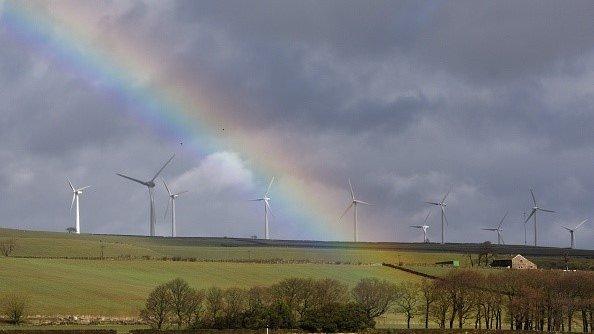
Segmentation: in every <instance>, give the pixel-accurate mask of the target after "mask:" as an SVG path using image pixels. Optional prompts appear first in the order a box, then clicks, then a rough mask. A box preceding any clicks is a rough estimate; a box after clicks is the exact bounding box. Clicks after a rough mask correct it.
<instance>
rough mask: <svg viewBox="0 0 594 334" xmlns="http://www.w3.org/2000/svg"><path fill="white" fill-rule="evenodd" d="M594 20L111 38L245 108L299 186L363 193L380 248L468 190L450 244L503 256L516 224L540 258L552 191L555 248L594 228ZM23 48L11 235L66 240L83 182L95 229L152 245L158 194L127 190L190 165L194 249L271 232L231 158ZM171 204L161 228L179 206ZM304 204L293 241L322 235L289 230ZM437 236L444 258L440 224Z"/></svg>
mask: <svg viewBox="0 0 594 334" xmlns="http://www.w3.org/2000/svg"><path fill="white" fill-rule="evenodd" d="M592 9H593V6H592V5H591V4H589V3H583V2H571V3H563V4H559V3H556V2H544V3H543V2H538V3H531V2H469V3H460V2H441V1H436V2H425V3H420V2H371V3H367V2H343V1H341V2H331V1H324V2H277V1H272V2H265V1H261V2H250V3H247V2H220V1H217V2H195V1H174V2H171V3H168V2H167V3H166V2H161V3H159V4H155V3H150V2H147V3H145V2H140V1H136V2H129V3H111V4H108V3H105V4H103V5H101V6H98V8H97V9H96V11H97V17H98V21H97V22H99V23H98V24H100V25H101V27H102V30H101V31H102V33H104V34H111V35H115V36H117V34H125V36H127V37H128V38H130V39H131V40H133V41H134V42H138V45H140V46H147V54H148V53H150V50H151V49H158V50H159V51H160V52H159V57H163V58H162V59H159V61H160V62H161V63H162V64H163V65H164V72H163V73H157V74H156V75H163V76H172V77H176V78H181V79H182V80H183V81H185V82H191V83H195V84H196V87H200V89H203V92H202V93H204V94H205V95H207V96H208V97H209V99H211V100H212V103H213V110H214V111H216V110H217V107H221V109H229V106H231V107H232V108H230V109H231V110H229V111H228V114H227V115H225V117H231V118H233V119H236V120H238V122H237V124H239V126H241V127H242V129H241V131H243V132H246V133H248V134H251V135H253V136H254V138H256V137H258V138H260V137H266V138H275V139H276V141H277V144H279V145H280V146H281V148H282V150H283V152H284V153H286V155H287V157H288V158H289V159H293V161H294V168H295V169H297V170H301V171H303V173H304V174H305V175H308V177H311V178H312V179H314V180H315V181H316V182H318V183H319V184H321V185H323V186H325V187H327V188H328V189H332V190H333V191H335V192H336V194H342V193H344V195H345V197H344V198H342V197H340V196H339V195H337V198H333V199H329V202H330V204H331V205H335V206H336V207H341V206H342V203H343V200H345V199H346V196H347V192H346V191H347V188H346V180H347V178H349V177H350V178H352V179H353V182H354V184H355V185H356V188H357V192H358V193H359V194H360V196H361V198H365V199H366V200H368V201H370V202H373V203H374V204H376V205H375V206H374V207H372V208H366V209H365V210H362V211H361V220H362V222H365V223H364V224H362V226H365V227H364V228H362V230H361V236H362V237H363V238H364V239H367V240H393V239H395V238H396V239H397V240H400V241H405V240H414V239H415V238H417V239H418V237H419V235H418V233H417V232H418V231H415V230H412V229H410V228H408V225H413V224H418V223H419V221H420V220H422V219H424V217H425V214H426V212H427V210H428V208H427V206H425V205H424V204H423V203H422V202H423V201H424V200H430V199H433V198H434V197H439V196H442V195H443V193H445V192H446V191H447V189H448V188H450V187H452V188H453V192H452V195H451V199H450V205H449V206H448V217H449V219H450V223H451V225H450V226H449V227H448V229H449V233H448V236H449V240H454V241H483V240H487V239H492V237H493V236H492V235H489V234H485V233H483V232H482V231H480V227H484V226H487V225H490V224H493V223H494V222H496V221H498V220H499V218H500V217H501V215H502V214H503V212H505V211H506V210H510V221H509V225H508V226H507V228H506V233H508V234H507V235H506V240H507V241H508V242H513V243H521V242H523V227H522V225H521V224H519V223H518V221H519V220H520V219H521V218H520V217H521V211H522V210H524V209H525V208H526V207H528V206H529V204H530V203H529V192H528V189H529V188H531V187H533V188H534V189H535V190H536V192H537V195H538V196H539V199H540V201H541V202H542V203H543V205H545V204H546V205H547V206H550V207H552V208H553V209H555V210H557V211H559V213H558V214H557V215H552V216H549V217H543V220H542V224H541V227H542V234H541V235H542V236H543V240H544V241H545V242H546V243H547V244H551V245H566V240H565V239H563V238H562V237H561V238H559V237H558V236H559V231H558V230H557V227H558V226H557V224H555V222H562V221H563V222H565V221H568V222H570V221H574V220H579V219H581V218H582V217H584V218H586V217H589V216H591V215H592V214H593V213H594V210H593V207H592V203H594V192H593V191H592V189H594V182H593V181H592V179H591V175H592V173H593V172H594V170H593V168H592V163H591V162H592V161H591V160H592V156H593V155H594V147H592V144H591V143H592V139H594V138H592V133H593V132H592V131H591V130H590V129H592V128H593V127H594V119H593V118H592V115H593V114H594V113H593V112H592V111H593V110H592V107H591V100H592V97H593V96H594V92H593V91H592V89H591V88H588V83H589V82H590V81H589V80H588V78H590V77H594V73H593V71H592V68H594V67H593V66H592V65H593V64H594V56H593V54H592V53H593V52H592V46H593V44H594V43H593V41H592V36H594V34H592V33H588V32H591V31H594V29H593V28H594V27H593V26H592V25H593V24H594V23H593V21H592V20H591V17H593V16H594V15H592V14H593V13H592ZM93 24H95V23H93ZM6 38H7V36H6V32H3V33H2V34H0V41H1V42H2V43H9V41H8V39H6ZM11 45H13V47H12V48H10V49H4V48H3V49H1V50H0V82H1V85H2V87H6V89H3V90H2V91H1V92H0V96H2V97H3V100H2V101H0V110H2V115H1V116H0V126H1V127H2V134H1V135H0V138H2V141H3V144H2V146H1V147H0V157H2V158H3V160H8V161H11V163H9V164H7V165H5V166H4V167H3V168H2V169H0V182H1V184H2V185H5V186H6V187H3V189H0V193H1V195H2V198H3V201H1V203H0V210H2V212H3V213H5V217H6V219H5V221H6V223H5V225H6V226H11V227H27V228H37V229H52V230H63V229H64V228H65V226H68V225H67V224H69V223H70V221H71V217H70V216H69V215H68V212H67V206H68V205H69V204H68V201H69V194H68V191H67V189H66V186H65V183H64V179H65V177H66V176H69V177H71V178H72V179H73V181H75V182H77V183H85V184H86V183H89V184H91V185H93V186H94V188H93V190H92V191H89V192H88V193H86V194H85V198H84V199H83V202H82V205H83V208H84V210H85V211H83V212H84V213H83V219H86V222H87V223H86V224H85V225H84V226H85V228H88V231H92V232H102V233H116V232H117V233H139V234H140V233H145V232H146V230H147V227H146V219H147V217H146V215H147V212H146V205H147V198H146V197H147V195H146V189H143V188H142V187H138V186H136V185H134V184H129V183H125V182H123V181H122V180H120V179H119V178H117V177H116V176H115V175H114V172H116V171H118V172H120V171H121V172H128V173H130V174H132V175H136V176H139V177H142V176H143V175H145V176H148V175H150V174H151V173H153V172H154V171H153V170H154V168H156V166H158V165H159V164H160V163H161V162H162V161H163V160H164V159H165V158H166V157H167V156H169V154H170V153H172V152H177V153H178V155H177V157H176V160H175V161H174V164H173V165H172V166H171V167H170V168H168V170H167V171H166V172H165V174H164V176H165V177H166V178H167V179H168V180H173V182H175V180H179V179H186V180H188V179H190V180H191V182H190V181H187V182H188V184H191V185H192V187H193V188H199V189H190V190H192V192H191V193H190V194H188V196H187V197H185V198H183V199H180V202H179V206H178V208H179V215H178V217H180V218H179V219H180V229H179V231H180V234H182V235H219V236H220V235H229V236H249V235H252V234H261V233H258V232H259V231H260V230H261V226H260V225H261V210H260V209H261V208H259V207H253V206H252V205H251V204H252V203H250V202H246V201H245V199H246V198H251V196H252V195H257V194H258V189H260V188H261V187H262V186H263V185H264V184H265V183H266V178H267V177H268V175H255V174H254V175H253V184H251V185H247V186H243V187H230V188H227V187H226V186H221V184H220V182H219V183H217V182H214V181H217V180H211V179H214V177H213V176H212V175H217V173H219V172H220V169H221V168H222V167H220V166H219V165H216V164H215V165H214V167H213V165H209V163H208V162H209V161H212V159H213V156H204V155H201V154H196V153H191V152H189V151H181V150H180V147H179V143H178V141H179V140H180V139H181V138H172V137H169V138H167V137H163V136H161V135H160V134H159V133H158V132H159V130H161V129H155V128H153V127H152V125H150V124H141V122H138V120H136V119H135V118H134V114H135V113H134V109H133V108H135V107H136V106H135V104H134V103H133V101H121V100H117V99H114V98H113V96H111V95H110V92H109V91H106V90H101V89H96V87H95V86H93V85H90V84H89V83H87V82H86V81H85V78H84V77H78V76H77V73H67V74H65V73H64V72H63V71H62V69H61V68H60V67H59V66H58V65H57V64H55V61H54V60H41V59H39V57H38V56H36V55H32V54H31V52H30V51H29V50H27V49H25V48H22V47H18V45H14V44H11ZM151 56H152V55H151ZM44 64H45V65H47V68H45V67H44ZM40 69H41V70H40ZM149 84H151V83H150V82H149ZM553 93H554V94H553ZM223 107H225V108H223ZM73 138H75V139H76V140H73ZM236 153H238V154H241V153H242V152H236ZM215 154H216V153H215ZM230 154H233V153H230ZM214 156H216V155H214ZM236 158H237V159H235V160H233V161H235V162H236V163H237V164H236V165H234V166H235V167H238V166H239V167H238V168H239V169H235V170H240V171H243V172H246V173H248V172H247V171H249V169H250V168H251V167H252V166H253V164H252V162H251V161H250V159H252V157H249V156H240V155H238V156H237V157H236ZM239 162H240V163H239ZM231 165H233V164H231ZM208 166H211V167H208ZM243 172H237V174H238V175H240V174H242V173H243ZM251 172H256V171H251ZM248 174H249V173H248ZM48 175H49V176H50V177H48ZM278 177H279V178H282V175H278ZM209 180H210V181H213V182H212V183H205V184H204V185H203V186H202V183H203V182H207V181H209ZM218 181H221V180H218ZM176 186H180V187H181V186H182V185H177V184H176ZM161 190H162V189H161ZM207 190H212V191H211V192H209V194H208V195H209V196H207V194H206V193H208V191H207ZM273 195H275V194H274V193H273ZM273 198H274V197H273ZM25 203H26V204H25ZM158 203H160V204H162V207H158V210H159V215H162V210H163V209H164V205H165V197H164V193H163V191H159V192H158ZM276 203H277V202H274V201H273V206H274V205H277V204H276ZM285 204H286V203H285ZM285 204H281V205H280V207H277V206H275V208H278V209H277V210H279V211H280V212H279V211H276V212H275V214H276V216H277V217H276V219H278V221H276V222H275V226H274V229H273V231H274V233H275V236H277V237H281V238H316V237H320V235H319V234H315V232H313V231H308V230H306V229H304V228H302V226H304V225H306V223H307V222H300V221H297V222H296V221H293V220H292V217H288V216H285V215H283V211H282V209H283V205H285ZM294 205H295V206H296V207H300V205H301V204H300V203H296V204H294ZM30 206H32V207H34V210H25V209H24V208H28V207H30ZM339 214H340V212H337V216H338V215H339ZM161 218H162V217H161ZM431 224H432V225H433V226H432V230H431V233H432V236H433V240H436V237H437V235H438V233H437V232H438V217H437V215H434V216H433V218H431ZM167 230H168V227H167V225H166V224H163V223H161V224H160V225H159V231H160V232H161V233H166V231H167ZM593 231H594V229H592V228H591V226H586V227H585V229H584V232H583V234H582V235H581V236H580V240H579V243H580V245H582V246H585V245H588V244H591V242H592V240H594V232H593ZM325 237H331V236H325Z"/></svg>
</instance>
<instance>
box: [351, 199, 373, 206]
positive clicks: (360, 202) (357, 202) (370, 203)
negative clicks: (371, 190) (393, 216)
mask: <svg viewBox="0 0 594 334" xmlns="http://www.w3.org/2000/svg"><path fill="white" fill-rule="evenodd" d="M355 202H357V203H361V204H365V205H373V204H371V203H367V202H363V201H359V200H355Z"/></svg>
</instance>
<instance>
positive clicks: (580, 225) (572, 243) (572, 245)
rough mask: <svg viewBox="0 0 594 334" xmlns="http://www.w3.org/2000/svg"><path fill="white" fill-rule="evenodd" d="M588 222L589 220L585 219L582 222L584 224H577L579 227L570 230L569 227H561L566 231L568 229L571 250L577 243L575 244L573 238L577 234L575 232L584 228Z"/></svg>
mask: <svg viewBox="0 0 594 334" xmlns="http://www.w3.org/2000/svg"><path fill="white" fill-rule="evenodd" d="M587 221H588V219H584V220H582V222H581V223H579V224H577V225H576V227H574V228H569V227H567V226H561V227H563V228H564V229H566V230H567V231H569V235H570V238H571V247H570V248H573V247H574V246H575V243H574V238H573V237H574V236H573V234H574V232H575V231H576V230H577V229H578V228H580V227H582V225H584V223H586V222H587Z"/></svg>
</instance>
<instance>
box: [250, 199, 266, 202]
mask: <svg viewBox="0 0 594 334" xmlns="http://www.w3.org/2000/svg"><path fill="white" fill-rule="evenodd" d="M263 200H264V199H263V198H256V199H250V200H249V201H250V202H260V201H263Z"/></svg>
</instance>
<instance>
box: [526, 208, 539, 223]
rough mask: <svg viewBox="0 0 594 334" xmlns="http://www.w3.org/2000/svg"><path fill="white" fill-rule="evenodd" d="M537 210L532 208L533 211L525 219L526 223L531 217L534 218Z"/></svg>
mask: <svg viewBox="0 0 594 334" xmlns="http://www.w3.org/2000/svg"><path fill="white" fill-rule="evenodd" d="M535 212H536V209H532V211H531V212H530V214H529V215H528V217H527V218H526V220H524V224H526V223H527V222H528V221H529V220H530V218H532V216H533V215H534V213H535Z"/></svg>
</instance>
